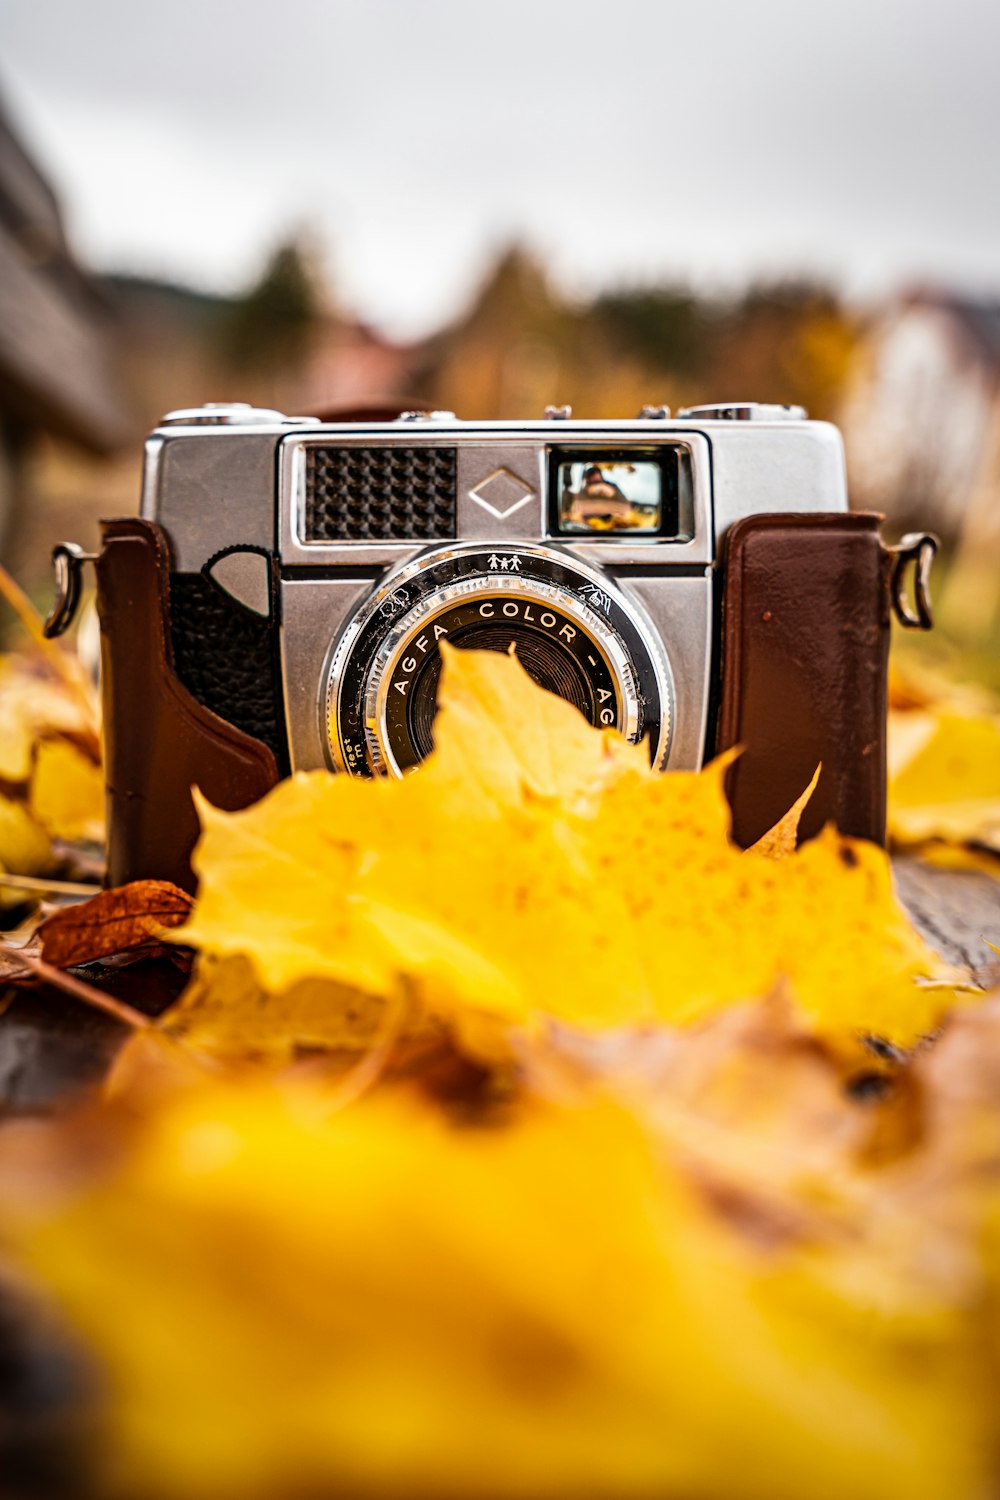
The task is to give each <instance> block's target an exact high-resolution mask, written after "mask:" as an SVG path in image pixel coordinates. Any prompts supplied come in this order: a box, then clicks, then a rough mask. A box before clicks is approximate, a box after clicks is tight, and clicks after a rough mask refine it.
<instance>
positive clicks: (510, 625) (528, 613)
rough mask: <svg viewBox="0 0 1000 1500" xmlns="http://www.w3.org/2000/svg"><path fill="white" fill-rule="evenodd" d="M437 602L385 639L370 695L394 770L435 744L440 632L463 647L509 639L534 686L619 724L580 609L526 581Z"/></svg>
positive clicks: (611, 686)
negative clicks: (514, 589)
mask: <svg viewBox="0 0 1000 1500" xmlns="http://www.w3.org/2000/svg"><path fill="white" fill-rule="evenodd" d="M435 602H436V603H438V604H439V605H440V606H442V607H440V608H438V609H437V610H434V611H433V613H431V614H429V615H427V616H424V615H423V612H420V616H419V617H418V619H417V620H416V622H411V621H405V622H403V626H402V628H401V630H400V631H399V632H396V633H394V636H393V638H392V639H391V640H390V642H388V643H387V644H388V649H387V651H386V653H385V656H384V663H385V664H384V670H383V671H382V672H381V673H380V674H379V676H378V678H377V687H376V689H375V691H374V692H373V693H371V695H370V696H371V703H370V708H371V711H372V714H373V716H374V718H375V721H376V722H377V723H378V724H379V726H380V728H381V730H382V733H383V735H384V738H385V741H386V746H385V748H386V750H387V751H388V753H389V756H390V758H391V761H392V762H393V763H394V764H395V765H396V766H397V767H398V768H399V769H400V770H405V769H406V768H407V767H408V766H410V765H415V764H416V762H417V761H418V760H422V759H423V757H424V756H425V755H428V754H429V753H430V751H431V749H432V746H433V733H432V724H433V720H434V714H435V712H436V708H437V685H438V679H439V678H440V675H441V653H440V651H439V650H438V649H437V646H438V642H439V641H441V640H447V641H448V642H449V644H450V645H452V646H455V647H458V648H459V649H462V650H478V651H502V652H506V651H509V650H510V649H511V647H513V648H514V650H515V651H516V652H517V656H518V660H519V661H520V663H521V665H522V666H523V667H524V669H525V670H526V671H527V672H528V673H529V675H530V676H531V677H533V678H534V679H535V681H536V682H537V683H538V684H539V686H540V687H543V688H546V689H548V691H549V692H551V693H557V694H558V695H559V697H561V698H565V699H567V701H568V702H570V703H572V704H573V706H574V707H575V708H578V709H579V710H580V712H581V713H582V714H583V715H584V717H585V718H586V719H588V720H589V721H590V723H591V724H595V725H596V724H604V725H620V723H621V720H622V714H623V707H624V705H623V702H622V698H623V691H622V684H620V683H619V681H618V680H617V678H616V674H615V672H614V670H613V668H612V666H611V664H610V662H609V661H608V659H607V656H606V654H605V651H604V649H602V646H601V644H600V643H599V642H598V641H597V640H596V639H595V636H594V635H592V634H591V633H590V632H589V631H587V629H586V626H585V622H584V621H583V620H582V619H581V612H579V611H573V612H570V611H567V609H566V608H560V607H559V605H558V604H557V603H555V602H554V601H550V600H548V599H547V598H546V597H545V596H544V595H540V593H539V590H538V589H537V587H536V588H532V587H531V585H530V584H526V585H525V586H524V588H523V591H522V592H519V593H503V594H496V593H494V592H492V591H490V590H489V588H488V586H487V587H485V588H482V589H477V590H475V591H474V592H472V593H470V594H468V595H467V596H465V597H459V598H458V599H448V600H446V601H445V600H441V599H440V598H439V599H438V600H437V601H435ZM407 627H408V628H407Z"/></svg>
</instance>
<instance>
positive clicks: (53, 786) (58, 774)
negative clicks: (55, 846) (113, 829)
mask: <svg viewBox="0 0 1000 1500" xmlns="http://www.w3.org/2000/svg"><path fill="white" fill-rule="evenodd" d="M29 803H30V807H31V811H32V813H33V814H34V816H35V818H36V819H37V820H38V822H39V823H40V824H41V825H42V827H43V828H44V829H45V830H46V831H47V832H48V833H49V834H51V835H52V837H53V838H60V839H70V840H72V839H90V840H92V841H93V842H95V843H100V842H101V840H102V839H103V837H104V773H103V771H102V770H101V767H100V766H99V765H98V764H97V763H96V762H95V761H93V760H91V758H90V757H89V756H86V755H84V754H83V753H82V751H80V750H78V749H77V747H76V746H75V745H74V744H72V743H71V742H70V741H69V740H43V741H42V742H41V744H39V745H38V747H37V750H36V752H35V762H34V768H33V771H32V776H31V788H30V793H29Z"/></svg>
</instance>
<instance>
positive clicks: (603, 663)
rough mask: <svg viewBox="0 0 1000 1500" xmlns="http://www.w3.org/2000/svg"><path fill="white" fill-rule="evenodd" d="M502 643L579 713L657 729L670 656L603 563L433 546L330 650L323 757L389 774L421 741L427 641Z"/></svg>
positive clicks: (401, 768) (654, 735)
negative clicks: (603, 570)
mask: <svg viewBox="0 0 1000 1500" xmlns="http://www.w3.org/2000/svg"><path fill="white" fill-rule="evenodd" d="M442 640H447V641H448V642H449V644H451V645H452V646H455V647H457V648H458V649H460V650H486V651H498V652H508V651H510V650H511V649H512V648H513V650H514V651H515V652H516V654H517V656H518V659H519V661H520V662H521V664H522V666H524V668H525V670H526V671H527V672H528V674H529V675H530V676H531V677H532V678H534V680H535V681H536V682H537V683H538V684H539V685H540V686H541V687H543V688H546V689H547V690H548V691H550V692H553V693H556V694H557V695H558V696H559V697H561V698H565V699H566V700H567V701H568V702H570V703H572V704H573V705H574V706H575V707H576V708H578V709H579V710H580V712H581V713H582V714H583V716H584V717H585V718H586V719H587V720H588V722H589V723H591V724H594V725H599V726H606V727H614V728H616V729H618V730H619V731H620V732H621V733H622V734H623V735H624V736H625V737H626V738H627V739H629V740H633V741H637V740H639V739H641V738H643V737H644V736H647V735H648V736H649V738H650V753H651V757H652V758H653V760H654V763H656V764H662V763H663V760H664V759H665V756H666V751H667V748H668V744H669V737H670V728H671V723H670V703H671V692H670V675H669V666H668V664H667V662H666V658H665V656H664V653H663V651H662V649H660V648H659V645H658V642H657V640H656V637H655V634H654V633H653V632H652V631H651V629H650V628H649V626H648V625H647V624H646V622H645V620H644V619H643V618H642V617H641V616H640V614H639V612H638V611H637V610H636V609H635V607H634V606H633V605H631V604H630V603H629V602H628V601H627V600H626V599H625V597H624V596H623V594H622V593H621V591H620V590H619V589H618V588H617V587H616V586H615V585H614V584H613V583H611V582H609V580H608V579H607V578H606V577H605V576H604V575H602V574H600V573H598V572H597V571H596V570H593V569H591V568H589V567H588V566H587V565H586V564H582V563H580V562H578V561H577V560H576V559H575V558H572V559H571V558H569V557H568V556H567V555H566V554H564V553H562V552H556V551H554V549H549V548H544V547H522V548H518V549H516V550H511V549H507V548H496V549H492V548H488V547H483V546H482V545H480V544H473V545H471V546H470V545H468V544H467V545H465V546H456V547H450V548H438V549H435V550H434V551H433V552H428V553H425V554H423V555H422V556H421V557H419V558H417V559H416V560H415V561H414V562H412V563H410V564H409V565H408V566H407V567H406V568H405V569H403V570H401V571H400V572H399V573H396V574H395V575H393V577H392V578H390V579H388V580H386V582H385V583H384V585H383V586H382V587H381V588H380V589H379V590H378V591H377V592H376V593H375V594H374V595H372V596H371V598H370V599H369V600H368V601H367V602H366V604H365V605H364V606H363V607H362V609H361V610H360V611H359V613H358V614H357V615H356V616H355V618H354V620H353V621H352V622H351V624H350V625H349V626H348V629H347V631H346V632H345V635H344V637H343V639H342V640H341V641H340V643H339V644H338V645H337V647H336V649H335V651H334V652H333V654H332V659H331V664H330V669H329V672H328V677H327V691H326V694H325V703H324V714H325V721H326V722H325V728H326V734H327V740H328V744H329V749H330V756H331V761H332V763H333V764H334V765H335V766H338V767H340V768H342V769H345V770H350V771H353V772H354V773H355V774H361V775H365V774H371V773H373V772H389V773H390V774H394V775H402V774H403V773H405V772H406V771H407V770H409V769H410V768H411V767H412V766H415V765H416V764H417V763H418V762H419V761H421V760H422V759H423V758H424V757H425V756H426V755H428V754H429V753H430V751H431V749H432V748H433V720H434V715H435V712H436V707H437V685H438V680H439V678H440V673H441V654H440V642H441V641H442Z"/></svg>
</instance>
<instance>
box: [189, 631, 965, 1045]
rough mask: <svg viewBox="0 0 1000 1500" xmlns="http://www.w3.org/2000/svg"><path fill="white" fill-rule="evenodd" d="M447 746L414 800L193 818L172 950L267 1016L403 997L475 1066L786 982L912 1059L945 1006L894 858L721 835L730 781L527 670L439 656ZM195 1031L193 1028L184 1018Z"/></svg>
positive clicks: (410, 796)
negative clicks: (303, 998)
mask: <svg viewBox="0 0 1000 1500" xmlns="http://www.w3.org/2000/svg"><path fill="white" fill-rule="evenodd" d="M439 701H440V703H441V708H440V712H439V716H438V719H437V721H436V725H435V737H436V739H435V743H436V749H435V752H434V754H433V755H432V756H431V757H430V758H429V759H428V761H427V762H426V763H425V764H424V765H423V766H422V767H421V768H420V769H419V770H418V771H417V772H415V773H414V774H412V775H410V776H408V777H406V778H405V779H404V780H402V781H381V780H377V781H362V780H358V779H356V778H353V777H346V776H344V777H331V776H329V775H327V774H325V773H314V774H310V775H300V776H295V777H293V778H291V779H290V780H288V781H286V782H284V783H282V784H281V785H280V786H279V787H277V788H276V789H275V791H273V792H272V793H270V794H269V795H268V796H267V797H266V798H265V799H264V800H263V801H262V802H260V803H258V804H257V805H256V806H255V807H252V808H249V809H247V810H246V811H244V812H240V813H224V812H220V811H218V810H216V809H214V808H212V807H210V806H208V805H207V804H206V803H205V802H204V801H203V800H202V801H201V802H200V810H201V815H202V819H203V835H202V839H201V841H200V843H199V846H198V849H197V851H196V854H195V860H194V863H195V866H196V869H197V871H198V875H199V878H200V888H199V897H198V902H197V905H196V908H195V911H194V913H193V916H192V919H191V921H190V922H189V923H188V924H186V926H185V927H184V928H183V929H181V930H180V931H179V932H178V934H177V937H178V939H179V940H180V941H182V942H186V943H190V944H193V945H195V946H197V947H200V948H201V949H203V950H204V951H205V952H207V953H210V954H212V955H214V956H216V957H220V958H231V957H235V956H241V957H244V958H246V959H248V960H249V961H250V963H251V964H252V966H253V970H254V973H255V975H256V976H257V980H258V982H259V984H260V985H261V987H262V990H263V991H264V992H265V993H266V995H267V996H269V997H271V1001H270V1002H269V1003H270V1004H271V1007H272V1009H271V1014H272V1015H273V1016H274V1017H275V1021H276V1024H277V1025H279V1026H280V1021H279V1020H278V1017H279V1016H280V1014H281V1009H282V1006H283V1004H284V1002H283V1001H282V1000H281V999H280V998H278V997H281V996H283V995H285V994H286V993H287V992H288V991H289V990H290V989H291V988H292V987H293V986H296V985H301V984H305V983H311V982H314V981H317V980H324V981H326V982H328V983H331V984H333V985H335V986H340V987H341V989H342V990H343V991H344V992H345V993H348V994H351V995H355V994H357V993H359V992H360V993H361V994H363V995H367V996H370V997H374V998H375V999H377V1000H381V1001H383V1002H384V1001H385V1000H386V999H388V998H389V997H391V996H393V995H394V994H396V993H397V992H398V991H399V988H400V986H404V987H405V988H406V990H407V992H408V993H410V994H412V995H413V996H414V997H415V999H416V1003H417V1005H418V1007H419V1009H420V1010H421V1012H422V1013H423V1014H424V1015H426V1016H427V1017H430V1018H433V1019H434V1020H436V1021H438V1022H441V1023H444V1024H445V1025H447V1026H449V1027H451V1028H453V1029H454V1030H455V1032H456V1033H457V1034H458V1035H459V1036H460V1038H461V1040H462V1044H463V1045H464V1046H465V1047H466V1048H467V1049H468V1050H470V1051H471V1052H472V1053H474V1054H475V1055H481V1056H491V1055H492V1056H497V1055H500V1056H505V1055H507V1053H508V1052H509V1047H510V1036H509V1033H510V1029H511V1028H518V1029H523V1030H526V1031H528V1032H532V1031H537V1030H538V1029H539V1028H540V1027H543V1026H544V1025H545V1024H546V1023H547V1022H548V1021H549V1020H551V1019H554V1020H557V1021H559V1022H562V1023H564V1024H567V1025H571V1026H576V1027H579V1028H583V1029H590V1030H601V1029H604V1028H608V1027H616V1026H622V1025H634V1024H637V1023H644V1022H652V1021H657V1020H659V1021H668V1022H685V1023H686V1022H690V1021H692V1020H694V1019H696V1018H697V1017H699V1016H701V1015H704V1014H706V1013H708V1012H711V1011H712V1010H714V1009H717V1008H719V1007H723V1006H726V1005H729V1004H732V1003H734V1002H736V1001H740V1000H743V999H746V998H749V997H752V996H757V995H764V994H767V993H768V992H769V990H770V989H771V988H772V986H773V985H774V984H775V983H776V981H778V980H779V979H782V978H784V979H787V981H788V983H789V987H790V992H791V993H792V994H793V995H794V998H795V1002H796V1003H797V1004H798V1005H799V1006H800V1007H801V1009H802V1011H803V1012H804V1013H805V1014H806V1015H807V1016H808V1017H809V1018H810V1020H811V1022H812V1024H813V1025H814V1026H816V1027H818V1028H820V1029H821V1030H824V1031H826V1032H829V1033H841V1034H850V1033H853V1032H855V1031H857V1030H873V1031H876V1032H878V1033H879V1034H880V1035H885V1036H886V1037H888V1038H890V1039H891V1040H893V1041H897V1042H900V1043H904V1044H905V1043H909V1042H911V1041H913V1040H914V1039H915V1038H916V1037H918V1036H920V1035H921V1034H923V1033H924V1032H926V1031H927V1030H929V1029H930V1028H931V1027H933V1025H934V1024H935V1022H936V1019H937V1017H938V1016H939V1015H940V1013H941V1011H942V1009H943V1008H944V1006H945V1004H946V1003H947V999H948V996H947V995H946V994H945V993H942V992H940V991H931V990H929V989H922V988H920V987H918V986H917V984H916V983H915V980H916V979H917V977H918V976H920V975H935V974H936V975H940V974H941V973H942V967H941V965H940V963H939V961H938V960H937V959H936V958H935V956H934V955H933V954H932V953H931V951H930V950H929V949H928V948H927V947H926V945H925V944H924V943H923V941H922V940H921V939H920V938H919V937H918V936H917V934H916V933H915V932H914V931H913V929H912V928H911V926H910V924H909V922H908V921H907V919H906V917H905V915H904V913H903V911H902V909H901V908H900V906H899V905H898V903H897V901H896V898H895V896H894V894H893V890H892V881H891V875H890V869H889V864H888V860H887V858H886V856H885V854H884V852H883V851H882V850H880V849H877V848H875V847H874V846H872V845H866V844H862V843H858V842H856V841H852V840H847V839H843V838H841V837H839V836H838V835H837V834H835V833H834V832H833V831H830V830H828V831H827V832H826V833H824V834H823V835H822V836H821V837H820V838H818V839H816V840H814V841H813V842H812V843H809V844H807V845H806V846H805V847H804V848H802V849H800V850H798V851H797V852H796V853H795V854H793V855H790V856H789V857H788V858H785V859H782V860H780V861H775V860H774V859H771V858H769V857H766V856H765V855H763V854H761V853H759V852H755V851H749V852H747V853H743V852H741V851H740V850H738V849H737V848H736V847H735V846H734V845H733V844H732V843H731V842H730V840H729V811H728V806H727V803H726V800H725V796H724V793H723V788H722V777H723V772H724V770H725V763H724V762H716V763H715V764H713V765H712V766H709V767H708V768H706V769H705V770H704V771H702V772H700V773H683V772H675V773H673V774H671V775H669V776H662V775H660V774H659V773H656V772H653V771H652V770H651V769H650V767H649V763H648V756H647V753H646V750H645V748H644V747H642V746H629V745H627V744H625V743H624V741H622V740H621V739H620V738H619V737H618V736H617V735H615V734H613V733H612V732H610V731H603V732H599V731H596V730H593V729H590V728H589V727H588V726H587V725H586V724H585V723H584V721H583V720H582V718H581V716H580V715H579V714H578V713H577V712H576V710H575V709H573V708H572V707H571V706H570V705H569V704H567V703H565V702H563V701H562V700H561V699H558V698H555V697H553V696H552V695H551V694H548V693H544V692H543V691H542V690H541V689H539V688H538V687H536V686H535V685H534V683H532V682H531V680H530V679H529V677H528V676H527V674H526V673H524V672H523V671H522V669H521V667H520V665H519V664H518V663H517V661H516V660H514V659H512V658H508V657H504V656H500V655H496V654H493V653H490V652H447V653H446V667H445V673H444V676H443V680H442V686H441V691H440V698H439ZM189 1019H190V1018H189Z"/></svg>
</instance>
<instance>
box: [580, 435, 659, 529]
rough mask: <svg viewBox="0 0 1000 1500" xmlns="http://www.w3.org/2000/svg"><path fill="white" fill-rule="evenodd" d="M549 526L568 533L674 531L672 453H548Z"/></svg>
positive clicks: (631, 451) (633, 450) (632, 450)
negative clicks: (552, 505)
mask: <svg viewBox="0 0 1000 1500" xmlns="http://www.w3.org/2000/svg"><path fill="white" fill-rule="evenodd" d="M553 481H554V482H553V485H552V493H553V495H554V501H555V515H554V517H553V521H554V526H553V529H554V530H555V531H558V532H562V533H563V534H564V535H567V536H583V535H586V534H588V533H591V534H593V533H594V532H598V533H601V532H606V533H608V534H610V535H613V536H614V535H617V536H624V535H629V536H635V535H640V536H659V537H661V536H676V535H677V530H678V515H677V511H678V506H677V457H676V454H675V453H674V452H673V451H672V450H671V451H668V452H667V453H665V454H662V455H661V454H658V453H649V454H642V453H637V452H636V450H635V449H634V448H633V449H630V450H627V451H620V452H608V451H601V452H595V451H593V450H591V451H589V452H577V453H567V452H565V451H563V452H560V453H557V454H555V455H554V457H553Z"/></svg>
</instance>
